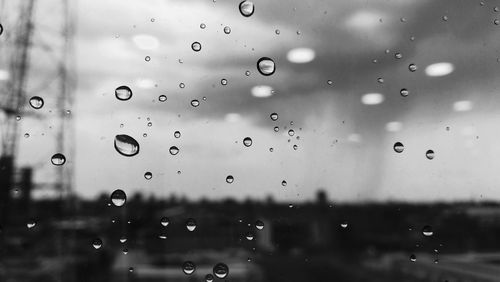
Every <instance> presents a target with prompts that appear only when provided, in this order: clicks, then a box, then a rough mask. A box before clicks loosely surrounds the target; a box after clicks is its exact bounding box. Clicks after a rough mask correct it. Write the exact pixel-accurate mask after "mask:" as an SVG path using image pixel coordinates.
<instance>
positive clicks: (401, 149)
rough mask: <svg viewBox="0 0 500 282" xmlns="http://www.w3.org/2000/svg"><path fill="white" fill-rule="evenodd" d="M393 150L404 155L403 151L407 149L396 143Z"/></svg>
mask: <svg viewBox="0 0 500 282" xmlns="http://www.w3.org/2000/svg"><path fill="white" fill-rule="evenodd" d="M393 149H394V152H396V153H402V152H403V150H404V149H405V146H404V145H403V143H401V142H396V143H394V146H393Z"/></svg>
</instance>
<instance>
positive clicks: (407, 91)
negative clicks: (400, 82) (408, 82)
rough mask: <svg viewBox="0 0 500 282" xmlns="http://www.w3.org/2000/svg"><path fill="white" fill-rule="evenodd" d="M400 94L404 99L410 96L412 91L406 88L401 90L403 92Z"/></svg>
mask: <svg viewBox="0 0 500 282" xmlns="http://www.w3.org/2000/svg"><path fill="white" fill-rule="evenodd" d="M399 94H401V96H403V97H407V96H408V95H410V91H409V90H408V89H406V88H401V90H399Z"/></svg>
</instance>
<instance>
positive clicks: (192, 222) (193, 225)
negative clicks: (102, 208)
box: [186, 218, 196, 232]
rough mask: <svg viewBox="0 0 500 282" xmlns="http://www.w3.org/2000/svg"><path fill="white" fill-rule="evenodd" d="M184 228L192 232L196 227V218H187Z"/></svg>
mask: <svg viewBox="0 0 500 282" xmlns="http://www.w3.org/2000/svg"><path fill="white" fill-rule="evenodd" d="M186 228H187V230H188V231H191V232H193V231H194V230H195V229H196V220H194V218H189V219H188V220H187V221H186Z"/></svg>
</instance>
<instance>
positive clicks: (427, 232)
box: [422, 225, 434, 237]
mask: <svg viewBox="0 0 500 282" xmlns="http://www.w3.org/2000/svg"><path fill="white" fill-rule="evenodd" d="M422 234H424V236H426V237H430V236H432V235H433V234H434V231H432V227H431V226H429V225H426V226H424V228H422Z"/></svg>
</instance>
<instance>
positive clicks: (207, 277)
mask: <svg viewBox="0 0 500 282" xmlns="http://www.w3.org/2000/svg"><path fill="white" fill-rule="evenodd" d="M213 281H214V276H213V275H212V274H207V275H205V282H213Z"/></svg>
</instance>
